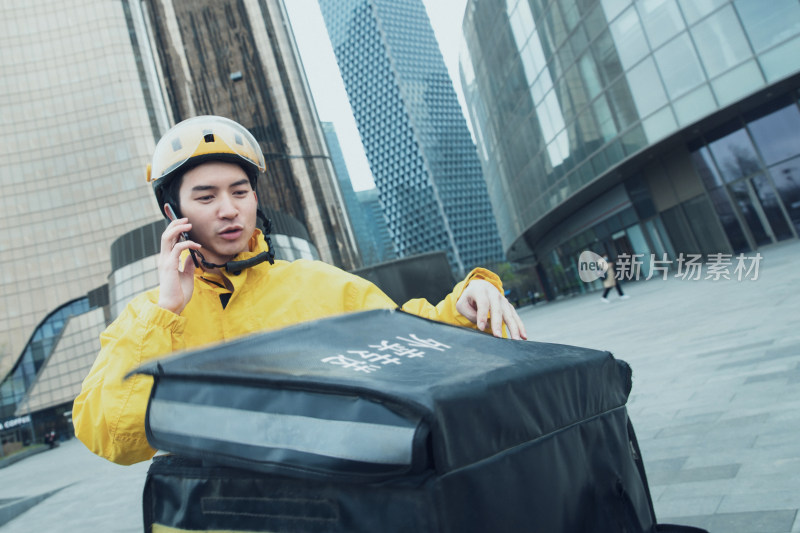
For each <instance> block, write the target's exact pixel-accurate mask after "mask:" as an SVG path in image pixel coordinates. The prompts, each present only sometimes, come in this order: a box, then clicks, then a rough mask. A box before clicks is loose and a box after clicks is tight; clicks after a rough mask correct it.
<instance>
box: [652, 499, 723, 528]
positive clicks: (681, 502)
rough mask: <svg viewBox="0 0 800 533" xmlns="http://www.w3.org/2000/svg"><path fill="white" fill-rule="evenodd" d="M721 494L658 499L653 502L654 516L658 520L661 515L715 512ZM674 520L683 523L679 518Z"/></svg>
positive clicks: (720, 500) (707, 513)
mask: <svg viewBox="0 0 800 533" xmlns="http://www.w3.org/2000/svg"><path fill="white" fill-rule="evenodd" d="M722 499H723V497H722V496H701V497H699V498H676V499H672V500H659V501H655V502H654V503H653V507H654V508H655V511H656V518H657V519H658V521H659V522H663V521H664V520H663V519H662V518H661V517H662V516H680V515H684V516H686V515H688V516H692V515H711V514H714V513H716V512H717V509H718V508H719V504H720V503H721V502H722ZM675 522H678V523H683V522H681V521H680V520H675Z"/></svg>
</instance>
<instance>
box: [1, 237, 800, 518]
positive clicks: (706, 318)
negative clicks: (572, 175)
mask: <svg viewBox="0 0 800 533" xmlns="http://www.w3.org/2000/svg"><path fill="white" fill-rule="evenodd" d="M761 254H762V256H763V259H762V260H761V262H760V265H759V271H758V279H757V280H755V281H752V280H745V281H736V280H724V279H721V280H719V281H714V280H698V281H692V280H681V279H675V278H672V277H671V278H670V279H668V280H662V279H651V280H649V281H640V282H636V283H627V284H625V285H624V289H625V291H626V293H627V294H629V295H630V296H631V298H630V299H628V300H619V299H618V298H617V296H616V294H615V293H612V294H611V295H610V296H609V299H610V300H611V302H610V303H608V304H605V303H603V302H602V301H601V300H600V294H599V293H591V294H586V295H583V296H578V297H574V298H569V299H566V300H562V301H558V302H555V303H549V304H539V305H536V306H533V307H531V306H528V307H523V308H522V309H520V314H521V316H522V317H523V319H524V321H525V324H526V327H527V329H528V334H529V337H530V338H531V339H532V340H536V341H542V342H554V343H562V344H574V345H579V346H586V347H591V348H597V349H604V350H609V351H611V352H612V353H614V354H615V355H616V356H617V357H618V358H620V359H624V360H625V361H627V362H628V363H630V365H631V366H632V368H633V377H634V381H633V392H632V394H631V398H630V402H629V411H630V413H631V418H632V419H633V423H634V426H635V428H636V431H637V434H638V437H639V441H640V445H641V448H642V453H643V455H644V459H645V464H646V468H647V474H648V477H649V481H650V488H651V492H652V495H653V499H654V502H655V507H656V513H657V515H658V517H659V520H660V521H662V522H674V523H681V524H688V525H698V526H701V527H705V528H707V529H709V530H710V531H711V532H712V533H740V532H741V533H745V532H746V533H789V532H795V533H800V516H799V513H798V509H800V327H798V322H799V321H800V298H798V287H800V268H798V266H797V265H800V243H797V242H793V243H790V244H784V245H778V246H775V247H772V248H767V249H765V250H762V251H761ZM147 467H148V465H147V463H143V464H139V465H134V466H131V467H122V466H117V465H114V464H111V463H108V462H106V461H105V460H103V459H99V458H96V457H95V456H93V455H92V454H91V453H90V452H88V451H87V450H86V449H85V448H84V447H83V445H82V444H81V443H80V442H78V441H77V440H72V441H69V442H66V443H63V444H62V445H61V446H60V447H59V448H56V449H54V450H50V451H46V452H44V453H40V454H38V455H35V456H32V457H29V458H26V459H24V460H22V461H20V462H18V463H15V464H13V465H11V466H9V467H7V468H4V469H0V523H2V516H3V509H6V512H7V513H6V514H8V510H9V509H12V506H16V507H15V508H16V509H17V510H19V509H21V508H22V507H21V506H27V507H30V508H29V509H28V510H27V511H25V512H23V513H22V514H19V516H17V517H16V518H13V519H12V520H10V521H9V522H7V523H5V524H4V525H0V533H29V532H32V531H48V532H49V533H58V532H95V531H96V532H134V531H141V529H142V525H141V507H140V505H141V491H142V486H143V483H144V476H145V473H146V470H147Z"/></svg>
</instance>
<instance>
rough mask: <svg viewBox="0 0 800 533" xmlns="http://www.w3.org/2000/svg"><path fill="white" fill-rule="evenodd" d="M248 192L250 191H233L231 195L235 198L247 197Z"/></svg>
mask: <svg viewBox="0 0 800 533" xmlns="http://www.w3.org/2000/svg"><path fill="white" fill-rule="evenodd" d="M249 192H250V191H245V190H242V191H234V193H233V194H235V195H236V196H247V193H249Z"/></svg>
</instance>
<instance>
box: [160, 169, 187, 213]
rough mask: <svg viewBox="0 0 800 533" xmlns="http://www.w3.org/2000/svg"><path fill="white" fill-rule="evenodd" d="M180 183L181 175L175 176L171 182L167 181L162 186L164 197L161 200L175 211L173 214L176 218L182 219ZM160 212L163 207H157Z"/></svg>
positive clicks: (181, 180) (181, 181)
mask: <svg viewBox="0 0 800 533" xmlns="http://www.w3.org/2000/svg"><path fill="white" fill-rule="evenodd" d="M181 183H183V174H180V175H178V176H175V177H174V178H172V179H171V180H169V181H168V182H167V183H166V184H165V185H164V193H163V194H164V197H163V200H164V202H165V203H168V204H170V205H171V206H172V208H173V209H175V214H176V215H177V216H178V218H180V217H182V216H183V215H182V214H181V195H180V191H181ZM158 207H159V208H161V209H162V210H163V209H164V206H163V205H160V206H158Z"/></svg>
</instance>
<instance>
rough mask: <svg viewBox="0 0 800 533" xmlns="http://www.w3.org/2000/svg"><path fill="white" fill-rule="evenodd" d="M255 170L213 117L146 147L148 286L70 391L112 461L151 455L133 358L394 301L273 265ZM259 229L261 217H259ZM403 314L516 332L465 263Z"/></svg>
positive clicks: (333, 271) (248, 147)
mask: <svg viewBox="0 0 800 533" xmlns="http://www.w3.org/2000/svg"><path fill="white" fill-rule="evenodd" d="M264 169H265V164H264V157H263V155H262V153H261V149H260V148H259V146H258V143H257V142H256V140H255V139H254V138H253V136H252V135H251V134H250V132H248V131H247V130H246V129H245V128H244V127H242V126H241V125H240V124H237V123H236V122H233V121H231V120H228V119H225V118H222V117H213V116H203V117H195V118H191V119H188V120H186V121H184V122H181V123H179V124H177V125H176V126H175V127H173V128H172V129H171V130H170V131H168V132H167V133H166V135H164V137H163V138H162V139H161V140H160V141H159V143H158V145H157V146H156V149H155V152H154V154H153V164H152V166H151V168H150V169H148V181H151V178H152V182H153V189H154V191H155V194H156V198H157V200H158V203H159V205H160V207H161V208H162V210H163V212H164V214H165V216H167V218H170V219H172V221H171V222H170V224H169V225H168V226H167V229H166V230H165V231H164V233H163V235H162V237H161V253H160V255H159V259H158V275H159V287H158V288H156V289H153V290H151V291H148V292H147V293H145V294H142V295H139V296H138V297H137V298H135V299H134V300H133V301H132V302H131V303H130V304H129V305H128V306H127V308H126V309H125V310H124V311H123V312H122V313H121V314H120V316H119V317H118V318H117V319H116V320H115V321H114V323H113V324H111V325H110V326H109V327H108V329H106V331H105V332H104V333H103V334H102V335H101V345H102V349H101V351H100V354H99V355H98V357H97V360H96V361H95V363H94V366H93V367H92V370H91V371H90V373H89V376H87V378H86V379H85V380H84V382H83V387H82V390H81V392H80V394H79V395H78V397H77V398H76V399H75V403H74V406H73V411H72V416H73V423H74V426H75V434H76V435H77V436H78V438H79V439H80V440H81V441H82V442H83V443H84V444H86V446H87V447H88V448H89V449H90V450H92V451H93V452H94V453H96V454H98V455H100V456H102V457H105V458H107V459H109V460H111V461H114V462H116V463H120V464H132V463H135V462H138V461H143V460H147V459H149V458H151V457H152V456H153V455H154V454H155V450H154V449H152V448H151V447H150V445H149V444H148V442H147V439H146V437H145V430H144V417H145V410H146V407H147V401H148V398H149V394H150V389H151V387H152V378H150V377H148V376H140V375H137V376H134V377H132V378H130V379H127V380H124V379H123V378H124V376H125V375H126V374H127V373H128V372H129V371H131V370H133V369H134V368H136V367H138V366H140V365H141V364H142V363H144V362H146V361H149V360H152V359H154V358H158V357H162V356H165V355H168V354H170V353H171V352H174V351H177V350H183V349H188V348H197V347H200V346H203V345H207V344H210V343H214V342H220V341H223V340H227V339H232V338H235V337H238V336H241V335H246V334H248V333H254V332H258V331H264V330H270V329H277V328H281V327H285V326H288V325H291V324H296V323H298V322H303V321H307V320H315V319H320V318H324V317H329V316H333V315H337V314H341V313H347V312H355V311H362V310H367V309H385V308H396V307H397V305H396V304H395V303H394V302H393V301H392V300H391V299H390V298H389V297H388V296H386V295H385V294H384V293H383V292H382V291H381V290H380V289H378V288H377V287H376V286H375V285H373V284H372V283H370V282H369V281H367V280H365V279H363V278H359V277H357V276H354V275H352V274H348V273H346V272H344V271H342V270H339V269H337V268H335V267H333V266H330V265H327V264H325V263H322V262H319V261H306V260H299V261H295V262H292V263H289V262H286V261H274V260H273V257H272V255H273V252H272V250H271V247H270V245H269V242H270V241H269V235H268V234H267V235H264V234H262V233H261V231H260V230H258V229H256V219H257V216H258V215H259V214H260V213H259V211H258V208H257V204H258V202H257V198H256V192H255V183H256V179H257V177H258V173H259V171H263V170H264ZM267 226H268V224H267ZM402 309H403V310H404V311H407V312H410V313H414V314H417V315H420V316H423V317H427V318H431V319H434V320H440V321H443V322H448V323H451V324H457V325H461V326H465V327H476V326H477V328H478V329H481V330H484V329H490V330H491V332H492V333H493V334H494V335H495V336H498V337H499V336H502V335H503V327H506V328H507V330H508V334H509V336H511V337H512V338H514V339H524V338H526V333H525V328H524V327H523V325H522V322H521V321H520V319H519V316H517V313H516V311H515V310H514V309H513V307H512V306H511V305H510V304H509V303H508V301H507V300H506V299H505V298H503V296H502V285H501V283H500V280H499V279H498V278H497V276H495V275H494V274H492V273H491V272H489V271H487V270H483V269H475V270H474V271H473V272H471V273H470V275H469V276H467V278H466V279H465V280H464V281H462V282H460V283H459V284H457V285H456V287H455V288H454V290H453V292H452V293H451V294H449V295H448V296H447V297H446V298H445V299H444V300H443V301H442V302H440V303H439V304H438V305H436V306H433V305H431V304H430V303H428V302H427V301H426V300H424V299H417V300H411V301H409V302H407V303H406V304H404V305H403V307H402Z"/></svg>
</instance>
